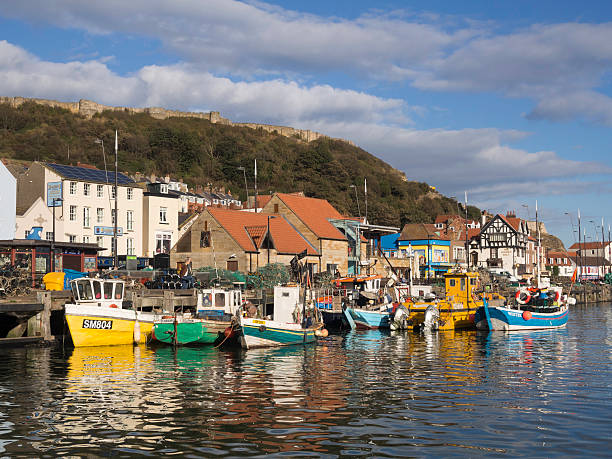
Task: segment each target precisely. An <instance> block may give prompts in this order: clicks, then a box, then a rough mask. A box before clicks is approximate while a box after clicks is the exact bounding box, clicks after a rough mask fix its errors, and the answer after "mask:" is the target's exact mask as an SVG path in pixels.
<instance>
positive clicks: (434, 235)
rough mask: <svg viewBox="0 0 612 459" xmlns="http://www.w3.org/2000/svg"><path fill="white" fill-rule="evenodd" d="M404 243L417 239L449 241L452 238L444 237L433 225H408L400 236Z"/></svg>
mask: <svg viewBox="0 0 612 459" xmlns="http://www.w3.org/2000/svg"><path fill="white" fill-rule="evenodd" d="M399 239H400V240H402V241H410V240H417V239H438V240H442V241H448V240H449V239H450V238H449V237H448V236H444V235H443V234H442V232H441V231H439V230H438V229H436V227H435V226H434V225H433V224H432V223H406V224H405V225H404V227H403V228H402V232H401V234H400V236H399Z"/></svg>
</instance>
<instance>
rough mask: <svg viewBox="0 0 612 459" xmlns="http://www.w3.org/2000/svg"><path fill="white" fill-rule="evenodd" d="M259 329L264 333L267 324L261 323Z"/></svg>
mask: <svg viewBox="0 0 612 459" xmlns="http://www.w3.org/2000/svg"><path fill="white" fill-rule="evenodd" d="M259 331H260V332H262V333H263V332H265V331H266V326H265V325H260V326H259Z"/></svg>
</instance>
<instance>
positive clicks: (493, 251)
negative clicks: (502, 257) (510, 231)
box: [491, 248, 497, 258]
mask: <svg viewBox="0 0 612 459" xmlns="http://www.w3.org/2000/svg"><path fill="white" fill-rule="evenodd" d="M491 258H497V248H494V249H491Z"/></svg>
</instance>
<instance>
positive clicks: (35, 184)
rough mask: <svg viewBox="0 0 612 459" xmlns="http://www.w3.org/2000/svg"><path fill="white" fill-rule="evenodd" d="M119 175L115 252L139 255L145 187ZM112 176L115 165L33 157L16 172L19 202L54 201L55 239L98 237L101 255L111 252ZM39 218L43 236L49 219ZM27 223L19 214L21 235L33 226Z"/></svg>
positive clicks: (48, 203)
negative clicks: (97, 165)
mask: <svg viewBox="0 0 612 459" xmlns="http://www.w3.org/2000/svg"><path fill="white" fill-rule="evenodd" d="M117 181H118V193H117V208H118V220H117V232H118V237H117V241H118V254H119V255H137V256H140V255H142V253H143V247H142V240H143V237H142V229H143V226H144V225H143V190H142V189H141V188H138V187H137V186H136V183H135V182H134V181H133V180H132V179H131V178H129V177H127V176H126V175H124V174H121V173H120V174H118V175H117ZM114 182H115V173H114V171H113V172H110V171H109V172H106V171H103V170H100V169H96V168H94V167H91V166H87V167H82V166H66V165H63V164H53V163H40V162H34V163H32V165H31V166H30V168H29V169H28V170H27V171H26V172H24V173H23V174H21V175H20V176H19V178H18V181H17V208H21V209H29V208H30V207H31V206H32V205H35V203H36V201H37V199H38V198H40V199H42V201H43V203H44V204H45V205H46V206H47V207H48V209H49V210H50V211H52V210H53V207H55V220H56V222H55V223H56V225H55V240H56V241H64V242H83V243H97V244H98V245H99V246H100V247H104V248H105V249H106V250H104V251H103V252H101V253H100V255H112V243H113V232H114V223H115V220H114V217H115V215H114V209H115V195H114ZM36 206H40V203H39V204H37V205H35V207H36ZM26 213H27V212H25V213H24V214H23V215H24V217H25V215H26ZM34 213H36V212H34ZM42 214H43V213H42V212H41V219H43V220H44V219H45V218H48V214H47V216H46V217H45V216H44V215H42ZM37 217H38V215H34V216H33V217H32V218H37ZM41 222H42V220H41ZM42 223H43V224H42V225H38V224H37V225H36V226H43V227H44V229H43V233H42V238H43V239H47V238H49V231H52V230H51V229H50V226H52V222H51V225H48V224H47V223H46V222H42ZM30 225H32V221H30V220H29V219H26V218H24V219H22V226H20V227H19V228H18V229H17V234H18V235H19V237H23V235H24V234H25V231H26V230H29V229H31V226H30ZM28 226H30V227H29V228H28Z"/></svg>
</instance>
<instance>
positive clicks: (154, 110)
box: [0, 96, 355, 145]
mask: <svg viewBox="0 0 612 459" xmlns="http://www.w3.org/2000/svg"><path fill="white" fill-rule="evenodd" d="M26 102H35V103H37V104H41V105H47V106H49V107H57V108H63V109H66V110H68V111H70V112H72V113H75V114H78V115H81V116H84V117H86V118H91V117H92V116H94V115H96V114H98V113H102V112H104V111H114V112H126V113H130V114H136V113H145V114H147V115H149V116H151V117H152V118H156V119H160V120H163V119H167V118H172V117H177V118H198V119H204V120H208V121H210V122H211V123H215V124H224V125H227V126H238V127H248V128H251V129H261V130H264V131H266V132H270V133H277V134H278V135H282V136H284V137H294V138H296V139H298V140H302V141H304V142H312V141H313V140H317V139H320V138H322V137H324V138H331V137H329V136H326V135H324V134H320V133H318V132H315V131H311V130H309V129H296V128H292V127H288V126H274V125H270V124H258V123H234V122H232V121H230V120H229V119H227V118H223V117H222V116H221V114H220V113H219V112H208V113H204V112H182V111H179V110H167V109H165V108H161V107H145V108H134V107H113V106H110V105H102V104H98V103H97V102H93V101H91V100H86V99H81V100H79V101H78V102H58V101H56V100H49V99H35V98H27V97H2V96H0V103H2V104H8V105H10V106H11V107H18V106H20V105H22V104H24V103H26ZM334 140H341V141H343V142H347V143H349V144H351V145H355V144H354V143H353V142H351V141H348V140H344V139H334Z"/></svg>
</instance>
